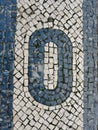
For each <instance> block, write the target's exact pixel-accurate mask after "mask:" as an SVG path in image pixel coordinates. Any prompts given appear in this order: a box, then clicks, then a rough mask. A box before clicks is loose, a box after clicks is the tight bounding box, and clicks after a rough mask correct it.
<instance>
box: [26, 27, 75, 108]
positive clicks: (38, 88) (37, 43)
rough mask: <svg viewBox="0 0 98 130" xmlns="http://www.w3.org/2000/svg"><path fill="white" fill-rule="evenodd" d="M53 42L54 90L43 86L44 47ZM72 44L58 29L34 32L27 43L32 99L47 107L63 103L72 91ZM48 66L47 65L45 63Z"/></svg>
mask: <svg viewBox="0 0 98 130" xmlns="http://www.w3.org/2000/svg"><path fill="white" fill-rule="evenodd" d="M49 42H53V43H55V44H56V45H57V47H58V54H57V55H58V66H59V69H58V81H57V87H56V88H55V89H54V90H49V89H46V88H45V86H44V71H43V69H40V68H43V67H44V47H45V45H46V43H49ZM72 59H73V53H72V43H71V42H70V39H69V38H68V36H67V35H66V34H65V33H64V32H63V31H61V30H58V29H49V28H46V29H40V30H38V31H35V32H34V33H33V35H32V36H31V37H30V42H29V69H28V71H29V85H28V87H29V92H30V94H31V95H32V96H33V98H34V99H35V100H36V101H38V102H39V103H42V104H44V105H48V106H55V105H58V104H61V103H62V102H64V101H65V100H66V99H67V98H68V97H69V96H70V93H71V90H72V83H73V81H72V79H73V78H72V77H73V74H72V65H73V62H72ZM47 64H48V63H47Z"/></svg>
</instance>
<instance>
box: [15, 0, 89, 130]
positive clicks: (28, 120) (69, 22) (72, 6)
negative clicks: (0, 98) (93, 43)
mask: <svg viewBox="0 0 98 130" xmlns="http://www.w3.org/2000/svg"><path fill="white" fill-rule="evenodd" d="M87 3H88V2H87ZM82 6H83V0H57V1H56V0H47V1H46V0H17V8H18V9H17V31H16V35H15V40H16V42H15V62H14V63H15V70H14V81H13V82H14V86H15V87H14V97H13V123H14V130H83V112H84V111H83V107H84V106H83V89H84V84H83V81H84V75H83V74H84V66H83V65H84V62H83V60H84V54H83V41H82V39H83V10H82ZM88 7H89V6H88ZM85 25H86V24H85ZM42 29H43V30H46V33H47V32H48V29H50V30H53V31H54V30H55V31H57V30H61V32H62V33H63V34H64V35H65V34H66V35H65V36H64V37H65V39H68V41H71V42H66V40H64V39H62V37H61V36H59V37H57V39H58V41H61V40H64V41H65V42H64V43H66V44H65V47H64V48H63V49H66V51H67V52H68V53H69V52H71V57H73V59H72V61H73V62H72V61H66V59H70V58H67V55H66V58H65V59H64V60H65V63H66V64H65V65H66V66H65V67H67V65H68V67H67V69H68V68H69V63H71V62H72V64H71V66H70V67H71V68H72V71H70V72H71V73H73V77H72V78H73V79H72V80H73V82H71V81H68V80H69V78H66V80H64V81H65V82H66V84H68V83H71V85H67V86H71V87H67V86H66V89H68V88H69V89H70V91H71V93H70V92H67V93H66V94H65V95H64V98H62V99H61V98H60V100H61V101H60V102H61V103H59V102H58V105H54V104H55V103H54V102H53V104H49V105H51V106H49V105H48V104H47V103H46V104H47V105H45V103H44V101H43V103H44V104H42V103H40V102H42V100H40V102H39V101H36V100H37V99H36V100H35V99H34V98H33V96H31V95H32V92H29V91H30V89H32V88H33V87H34V86H33V85H34V84H31V87H30V86H29V83H30V82H32V81H29V78H28V72H29V70H28V66H29V67H30V65H31V61H29V60H30V59H28V58H30V55H31V53H33V51H32V50H31V51H32V52H30V51H28V50H30V48H29V45H30V46H32V47H33V44H32V43H33V42H34V40H33V41H32V39H35V38H34V37H36V40H37V41H38V42H37V43H41V44H40V45H42V42H40V39H38V37H37V35H38V34H37V32H38V31H41V30H42ZM51 32H52V31H51ZM57 32H59V31H57ZM32 34H35V36H34V37H33V35H32ZM41 34H44V33H43V32H42V33H40V34H39V36H40V35H41ZM47 34H49V35H48V36H47V35H42V36H41V37H42V38H44V37H45V36H46V37H50V39H51V37H52V38H53V36H54V35H53V33H52V35H50V33H47ZM68 37H69V38H68ZM30 39H31V41H32V42H31V43H30ZM69 39H70V40H69ZM36 40H35V42H34V43H36ZM55 40H56V39H55ZM51 41H52V40H51ZM49 42H50V40H49V38H48V41H47V40H46V39H45V42H43V44H46V43H49ZM52 42H53V41H52ZM53 43H54V42H53ZM62 43H63V42H62V41H61V44H59V47H58V46H57V47H58V49H60V45H62ZM71 43H72V44H71ZM55 44H56V45H57V44H58V42H55ZM69 46H70V48H69ZM61 47H62V46H61ZM36 49H37V48H36ZM86 49H87V48H85V50H86ZM71 50H72V51H71ZM38 51H39V50H38ZM40 51H42V52H43V53H42V54H44V47H43V50H40ZM66 51H65V52H66ZM63 52H64V51H62V52H61V55H58V56H62V55H63ZM72 52H73V53H72ZM58 53H59V51H58ZM33 54H34V53H33ZM64 54H66V53H64ZM33 56H34V55H33ZM33 56H32V55H31V59H32V57H33ZM35 56H36V54H35ZM61 58H62V57H61ZM61 58H60V57H58V62H59V60H60V59H61ZM41 59H43V60H41V61H42V62H44V56H43V58H42V57H41ZM28 61H29V62H28ZM41 61H40V62H39V63H41ZM62 61H63V60H62ZM32 62H34V61H32ZM35 62H36V61H35ZM59 63H60V62H59ZM61 63H62V62H61ZM41 64H42V65H43V63H41ZM43 66H44V65H43ZM31 70H32V69H31ZM65 70H66V69H65ZM36 72H37V74H38V71H36ZM59 72H60V69H59ZM61 72H62V70H61ZM63 72H64V71H63ZM66 73H67V72H66V71H65V74H66ZM29 74H30V73H29ZM31 74H33V73H31ZM40 74H41V73H39V75H40ZM61 74H62V73H61ZM67 74H68V73H67ZM67 74H66V75H67ZM58 75H59V73H58ZM29 76H30V75H29ZM68 76H69V75H68ZM30 77H32V75H31V76H30ZM59 77H60V76H59ZM42 78H44V76H42V77H41V79H42ZM60 80H62V78H58V83H59V81H60ZM41 83H43V84H44V82H41ZM62 84H63V82H62ZM32 86H33V87H32ZM44 88H45V86H44ZM42 89H43V88H42ZM55 89H57V87H56V88H55ZM34 90H35V89H34ZM39 90H40V89H39ZM45 90H48V92H49V91H51V90H49V89H45ZM62 90H63V88H62ZM36 91H37V90H36ZM53 92H55V91H54V90H53ZM64 92H65V91H64ZM30 93H31V94H30ZM69 93H70V96H69V97H68V98H67V94H68V95H69ZM61 94H62V93H61ZM61 97H62V95H61ZM36 98H37V97H36ZM65 98H66V99H65ZM41 99H42V98H41ZM63 99H64V102H63ZM50 103H51V102H50ZM56 104H57V102H56Z"/></svg>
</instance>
